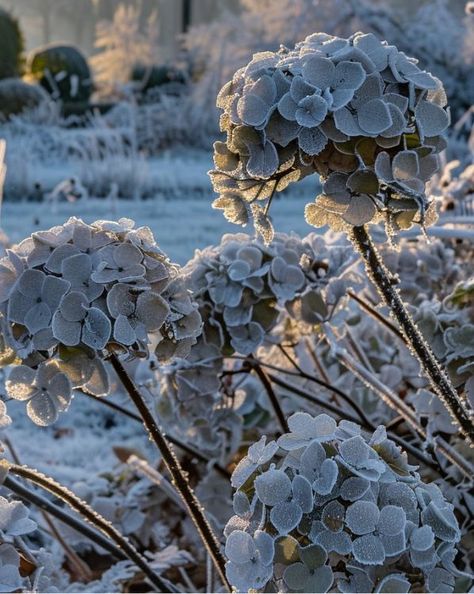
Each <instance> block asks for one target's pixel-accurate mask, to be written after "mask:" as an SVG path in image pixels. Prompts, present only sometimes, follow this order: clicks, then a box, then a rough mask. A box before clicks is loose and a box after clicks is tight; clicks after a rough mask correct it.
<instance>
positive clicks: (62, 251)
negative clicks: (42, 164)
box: [45, 243, 80, 274]
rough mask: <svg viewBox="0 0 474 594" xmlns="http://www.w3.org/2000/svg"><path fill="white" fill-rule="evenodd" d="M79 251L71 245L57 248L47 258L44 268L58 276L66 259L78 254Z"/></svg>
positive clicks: (67, 244)
mask: <svg viewBox="0 0 474 594" xmlns="http://www.w3.org/2000/svg"><path fill="white" fill-rule="evenodd" d="M79 253H80V251H79V250H78V248H77V247H75V246H73V245H71V244H70V243H65V244H64V245H60V246H58V247H57V248H56V249H55V250H54V251H53V252H52V253H51V255H50V256H49V258H48V259H47V261H46V264H45V268H47V269H48V270H50V271H51V272H54V273H55V274H60V273H61V269H62V265H63V261H64V260H65V259H66V258H70V257H71V256H74V255H76V254H79Z"/></svg>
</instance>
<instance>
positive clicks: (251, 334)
mask: <svg viewBox="0 0 474 594" xmlns="http://www.w3.org/2000/svg"><path fill="white" fill-rule="evenodd" d="M264 336H265V332H264V330H263V328H262V326H261V325H260V324H257V323H255V322H250V323H249V324H246V325H245V326H235V327H233V328H232V332H231V341H230V342H231V344H232V346H233V347H234V349H235V350H236V351H237V352H239V353H241V354H242V355H249V354H250V353H252V352H254V351H255V349H256V348H257V347H258V346H260V345H261V344H262V342H263V339H264Z"/></svg>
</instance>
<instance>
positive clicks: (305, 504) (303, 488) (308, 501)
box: [292, 444, 319, 514]
mask: <svg viewBox="0 0 474 594" xmlns="http://www.w3.org/2000/svg"><path fill="white" fill-rule="evenodd" d="M318 445H319V444H318ZM292 490H293V501H295V502H296V503H297V504H298V505H299V506H300V507H301V510H302V511H303V513H305V514H307V513H309V512H310V511H311V510H312V509H313V491H312V488H311V483H310V482H309V480H308V479H307V478H306V477H304V476H303V475H301V474H298V475H296V476H295V478H294V479H293V482H292Z"/></svg>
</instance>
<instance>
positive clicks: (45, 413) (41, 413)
mask: <svg viewBox="0 0 474 594" xmlns="http://www.w3.org/2000/svg"><path fill="white" fill-rule="evenodd" d="M26 413H27V415H28V416H29V417H30V419H31V420H32V421H33V423H35V424H36V425H39V426H41V427H47V426H48V425H51V424H52V423H54V422H56V421H57V420H58V416H59V408H58V406H57V400H56V398H54V397H53V396H51V395H50V394H49V393H48V392H47V391H42V392H38V393H37V394H35V396H34V397H33V398H31V399H30V400H29V401H28V404H27V405H26Z"/></svg>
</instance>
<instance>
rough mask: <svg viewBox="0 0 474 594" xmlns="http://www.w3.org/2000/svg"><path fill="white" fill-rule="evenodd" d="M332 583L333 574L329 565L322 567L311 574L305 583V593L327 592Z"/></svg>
mask: <svg viewBox="0 0 474 594" xmlns="http://www.w3.org/2000/svg"><path fill="white" fill-rule="evenodd" d="M333 581H334V574H333V572H332V569H331V567H329V565H323V566H322V567H318V568H317V569H315V570H314V571H312V572H311V574H310V576H309V577H308V579H307V580H306V583H305V591H306V592H328V591H329V590H330V588H331V586H332V583H333Z"/></svg>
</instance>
